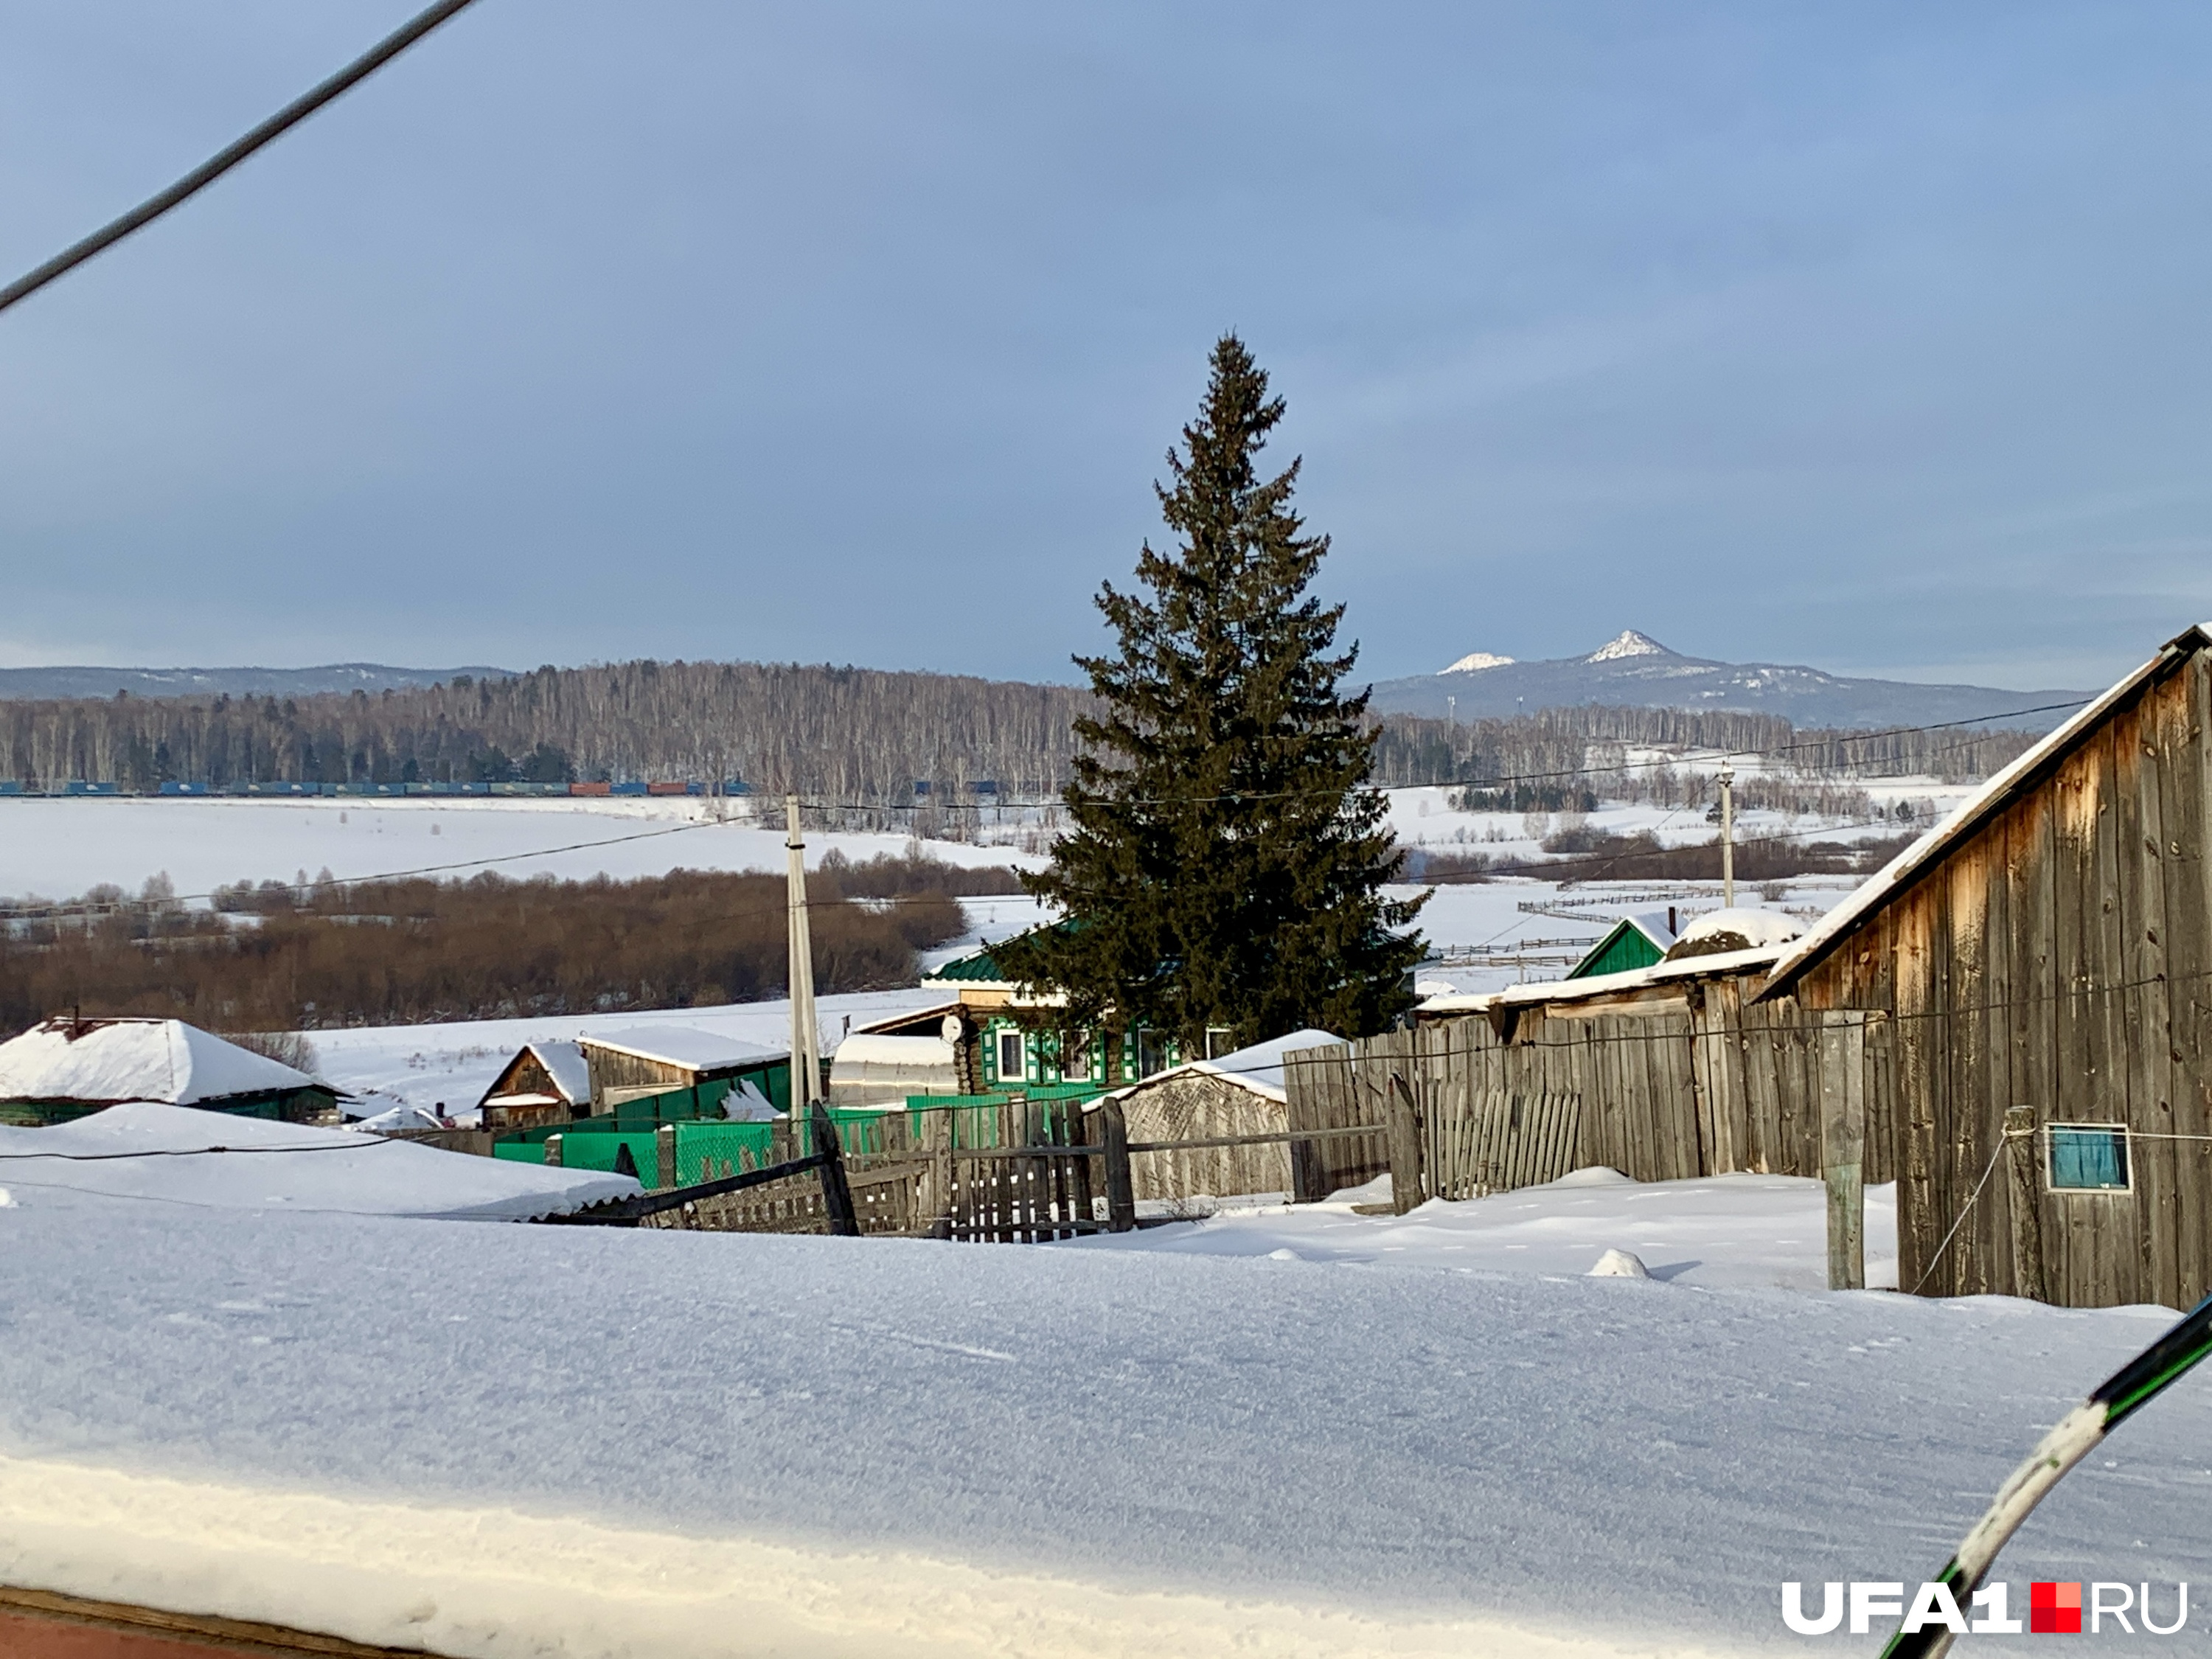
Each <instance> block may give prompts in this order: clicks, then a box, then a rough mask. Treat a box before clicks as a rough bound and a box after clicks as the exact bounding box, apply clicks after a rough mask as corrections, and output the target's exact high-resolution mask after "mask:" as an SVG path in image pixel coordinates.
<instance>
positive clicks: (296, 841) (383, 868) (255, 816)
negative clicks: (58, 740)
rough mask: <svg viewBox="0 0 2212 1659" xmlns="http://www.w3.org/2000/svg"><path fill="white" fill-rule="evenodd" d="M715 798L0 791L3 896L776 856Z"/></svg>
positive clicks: (971, 852)
mask: <svg viewBox="0 0 2212 1659" xmlns="http://www.w3.org/2000/svg"><path fill="white" fill-rule="evenodd" d="M712 805H713V803H711V802H708V801H704V800H693V799H683V798H664V799H651V798H645V799H609V798H601V799H586V798H581V797H571V798H568V799H543V800H532V799H487V800H467V799H460V800H456V799H440V800H429V799H393V800H382V799H374V798H344V799H312V800H283V799H228V798H224V797H216V798H215V799H197V800H196V799H175V798H171V799H161V798H159V797H154V798H144V799H140V798H132V797H122V798H118V799H106V800H102V799H82V798H81V799H52V800H49V799H43V798H35V799H34V798H25V799H8V800H0V896H13V897H18V898H20V897H22V896H27V895H30V894H38V895H41V896H45V897H46V898H49V899H64V898H72V897H75V896H76V895H77V894H80V893H82V892H83V891H85V890H87V889H88V888H90V887H93V886H95V885H97V884H100V883H103V882H108V883H113V884H116V885H118V886H119V887H122V888H124V889H125V890H129V891H131V892H136V891H137V890H138V889H139V888H140V887H141V886H142V885H143V884H144V882H145V881H146V879H147V878H149V876H154V875H157V874H167V877H168V878H169V880H170V882H171V884H173V886H174V887H175V888H176V890H177V892H178V893H179V895H180V896H191V895H199V894H205V893H207V892H210V891H211V890H214V889H215V888H216V887H218V886H221V885H223V884H227V883H230V882H234V881H240V880H252V881H264V880H277V881H289V880H293V879H295V878H297V877H298V876H299V875H300V874H301V872H306V874H307V875H308V876H309V877H313V876H315V875H318V874H319V873H320V872H322V871H324V870H325V869H327V870H328V871H330V872H331V874H332V875H334V876H337V877H340V878H347V879H350V878H357V877H362V876H377V875H386V874H396V873H399V872H410V871H416V870H423V869H428V868H432V867H434V866H458V867H453V868H450V869H448V870H447V873H448V874H451V875H453V876H456V877H465V876H467V875H470V874H471V873H473V872H474V870H476V869H480V868H496V869H497V870H499V872H501V874H503V875H509V876H514V877H517V878H521V877H528V876H536V875H551V876H558V877H561V878H566V879H571V880H580V879H582V878H586V877H589V876H595V875H599V874H605V875H609V876H614V877H618V878H632V877H638V876H658V875H664V874H665V873H666V872H669V871H671V870H676V869H690V870H762V871H781V869H782V868H783V867H784V851H783V829H782V826H781V824H757V823H752V822H750V821H747V820H743V819H739V818H735V817H733V818H732V819H731V820H730V821H729V822H727V823H719V822H717V821H716V820H715V818H714V814H713V811H712V810H711V809H712ZM908 845H909V843H908V839H907V838H906V837H905V836H874V835H851V834H843V833H831V832H824V831H818V830H811V831H809V833H808V835H807V853H806V856H807V861H808V863H809V864H818V863H820V862H821V860H822V859H823V856H824V855H825V854H828V853H829V850H830V849H831V848H837V849H839V850H841V851H842V852H843V853H844V854H845V855H846V856H847V857H848V858H851V859H866V858H872V857H874V856H876V855H877V854H881V853H890V854H898V853H903V852H904V851H906V850H907V848H908ZM928 848H929V852H930V854H931V855H932V856H933V857H935V858H939V859H942V860H945V862H947V863H949V864H971V865H972V864H1017V865H1019V864H1027V865H1030V866H1035V865H1036V864H1038V863H1040V862H1042V860H1039V859H1037V858H1036V857H1034V856H1030V855H1026V854H1021V853H1018V852H1017V851H1015V850H1014V849H1012V848H1006V847H981V846H975V845H970V844H968V843H964V842H929V843H928ZM560 849H566V850H560ZM486 860H499V862H497V863H488V862H485V861H486Z"/></svg>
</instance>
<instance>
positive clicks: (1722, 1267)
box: [1066, 1169, 1897, 1291]
mask: <svg viewBox="0 0 2212 1659" xmlns="http://www.w3.org/2000/svg"><path fill="white" fill-rule="evenodd" d="M1388 1181H1389V1177H1388V1176H1384V1177H1383V1178H1382V1182H1381V1183H1380V1184H1378V1183H1374V1182H1370V1184H1369V1185H1368V1186H1366V1187H1360V1188H1349V1189H1347V1190H1346V1191H1344V1192H1340V1193H1336V1194H1331V1196H1330V1197H1329V1199H1328V1202H1326V1203H1323V1204H1297V1205H1291V1204H1285V1203H1282V1202H1279V1201H1277V1200H1274V1199H1273V1197H1268V1198H1262V1199H1258V1200H1246V1201H1243V1202H1239V1201H1237V1200H1233V1199H1231V1200H1226V1201H1225V1202H1223V1203H1222V1204H1221V1206H1220V1207H1219V1208H1218V1209H1217V1210H1216V1212H1214V1213H1213V1214H1212V1215H1211V1216H1209V1217H1207V1218H1205V1219H1204V1220H1200V1221H1194V1222H1178V1223H1176V1225H1171V1226H1164V1227H1158V1228H1152V1227H1148V1228H1146V1229H1144V1230H1143V1231H1139V1232H1135V1233H1121V1234H1106V1235H1102V1236H1100V1237H1097V1238H1094V1239H1085V1240H1083V1241H1081V1242H1080V1243H1078V1244H1076V1245H1073V1246H1069V1247H1066V1248H1073V1249H1102V1250H1141V1251H1147V1252H1166V1253H1168V1254H1171V1255H1207V1256H1267V1257H1273V1258H1274V1259H1276V1260H1283V1259H1285V1258H1284V1256H1283V1255H1282V1254H1281V1253H1283V1252H1285V1251H1287V1252H1289V1254H1290V1255H1291V1256H1294V1257H1296V1258H1297V1260H1298V1261H1332V1262H1341V1263H1358V1264H1362V1265H1366V1266H1375V1265H1388V1266H1392V1267H1449V1268H1455V1269H1459V1270H1462V1271H1468V1270H1480V1271H1483V1272H1488V1273H1588V1272H1589V1270H1590V1268H1591V1266H1592V1265H1593V1264H1594V1263H1595V1262H1597V1261H1600V1260H1601V1258H1602V1257H1603V1256H1604V1255H1605V1254H1606V1252H1607V1251H1608V1250H1630V1251H1633V1252H1635V1253H1636V1254H1637V1255H1640V1256H1642V1257H1643V1258H1644V1261H1646V1262H1648V1263H1649V1264H1650V1274H1651V1276H1652V1277H1653V1278H1654V1279H1665V1280H1668V1281H1670V1282H1677V1283H1680V1284H1683V1285H1700V1286H1705V1287H1717V1286H1725V1287H1729V1288H1732V1289H1739V1290H1742V1289H1762V1288H1763V1289H1782V1290H1797V1291H1817V1290H1819V1289H1820V1288H1821V1287H1822V1286H1824V1285H1826V1284H1827V1282H1828V1244H1827V1237H1828V1235H1827V1212H1826V1202H1827V1199H1826V1188H1824V1187H1823V1186H1822V1185H1821V1183H1820V1182H1818V1181H1809V1180H1806V1179H1803V1178H1802V1177H1800V1176H1766V1175H1724V1176H1707V1177H1706V1178H1705V1179H1703V1180H1699V1181H1661V1182H1637V1181H1632V1180H1630V1179H1629V1178H1628V1177H1627V1176H1625V1175H1622V1174H1620V1173H1619V1172H1618V1171H1616V1170H1605V1169H1588V1170H1576V1171H1575V1172H1574V1173H1573V1174H1572V1175H1570V1176H1566V1177H1565V1178H1564V1179H1562V1180H1559V1181H1555V1182H1551V1183H1550V1184H1549V1185H1547V1186H1542V1187H1522V1188H1517V1189H1516V1190H1515V1191H1512V1192H1510V1193H1497V1194H1492V1195H1491V1196H1490V1197H1488V1198H1478V1199H1470V1200H1466V1201H1464V1202H1461V1203H1447V1202H1445V1201H1444V1200H1442V1199H1431V1200H1429V1201H1428V1202H1427V1203H1425V1204H1423V1205H1421V1206H1419V1207H1418V1208H1417V1209H1414V1210H1413V1211H1412V1212H1409V1213H1408V1214H1406V1215H1402V1216H1390V1215H1360V1214H1358V1213H1357V1212H1355V1211H1354V1209H1353V1208H1352V1206H1353V1205H1355V1204H1362V1203H1387V1202H1389V1196H1390V1194H1389V1185H1388ZM1866 1206H1867V1216H1866V1263H1867V1283H1868V1284H1869V1285H1870V1286H1872V1287H1873V1288H1875V1289H1876V1290H1882V1289H1894V1288H1895V1286H1896V1285H1897V1191H1896V1188H1894V1187H1893V1186H1891V1187H1875V1188H1869V1189H1868V1192H1867V1200H1866Z"/></svg>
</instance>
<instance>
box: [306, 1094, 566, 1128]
mask: <svg viewBox="0 0 2212 1659" xmlns="http://www.w3.org/2000/svg"><path fill="white" fill-rule="evenodd" d="M547 1104H548V1105H550V1104H551V1102H550V1100H549V1101H548V1102H547ZM348 1127H351V1128H353V1129H355V1130H357V1131H359V1132H360V1133H364V1134H372V1135H391V1134H398V1133H399V1132H400V1131H401V1130H402V1129H441V1128H443V1127H445V1124H444V1123H443V1121H441V1120H440V1118H439V1117H438V1116H437V1115H436V1114H435V1113H433V1112H426V1111H424V1110H423V1109H422V1108H421V1107H420V1106H394V1107H393V1108H392V1109H391V1110H390V1111H388V1112H379V1113H377V1114H376V1115H374V1117H365V1118H362V1119H361V1120H359V1121H357V1122H355V1123H353V1124H350V1125H349V1126H348Z"/></svg>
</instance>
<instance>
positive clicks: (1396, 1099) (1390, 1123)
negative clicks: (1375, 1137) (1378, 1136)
mask: <svg viewBox="0 0 2212 1659" xmlns="http://www.w3.org/2000/svg"><path fill="white" fill-rule="evenodd" d="M1383 1111H1384V1113H1385V1116H1384V1118H1383V1122H1384V1124H1385V1125H1386V1126H1387V1127H1388V1128H1389V1144H1390V1208H1391V1210H1392V1211H1393V1212H1395V1213H1396V1214H1398V1215H1403V1214H1405V1213H1406V1212H1407V1211H1408V1210H1410V1209H1412V1208H1413V1206H1415V1205H1417V1204H1419V1202H1420V1201H1421V1200H1422V1199H1423V1198H1424V1197H1425V1196H1426V1194H1425V1193H1424V1192H1423V1191H1422V1190H1421V1115H1420V1113H1419V1112H1418V1111H1416V1110H1415V1109H1414V1107H1413V1091H1412V1090H1411V1089H1409V1088H1407V1086H1406V1079H1405V1078H1404V1077H1403V1076H1402V1075H1401V1073H1396V1072H1393V1073H1390V1093H1389V1097H1387V1098H1386V1099H1385V1100H1384V1101H1383Z"/></svg>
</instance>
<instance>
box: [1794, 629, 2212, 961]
mask: <svg viewBox="0 0 2212 1659" xmlns="http://www.w3.org/2000/svg"><path fill="white" fill-rule="evenodd" d="M2206 647H2212V623H2202V624H2199V625H2197V626H2196V627H2193V628H2189V629H2184V630H2183V631H2182V632H2180V633H2179V634H2177V635H2174V636H2173V638H2172V639H2171V640H2169V641H2166V644H2165V645H2164V646H2163V647H2160V650H2159V653H2158V654H2157V655H2156V656H2154V657H2153V658H2152V659H2150V660H2149V661H2148V662H2147V663H2145V664H2143V665H2142V667H2140V668H2138V669H2136V670H2135V671H2133V672H2132V673H2130V674H2129V675H2128V676H2127V677H2126V678H2124V679H2122V680H2120V681H2119V682H2118V684H2115V685H2114V686H2113V687H2112V689H2111V690H2108V691H2106V693H2105V694H2104V695H2103V696H2100V697H2097V698H2095V699H2093V701H2091V702H2089V703H2087V705H2086V706H2084V707H2083V708H2081V711H2080V712H2079V713H2077V714H2075V715H2074V716H2073V717H2072V718H2071V719H2069V720H2067V721H2066V723H2065V724H2064V725H2063V726H2059V727H2058V728H2057V730H2056V731H2054V732H2051V735H2050V736H2049V737H2047V738H2044V739H2043V740H2042V741H2041V742H2040V743H2039V744H2036V745H2035V746H2034V747H2033V748H2032V749H2030V750H2028V751H2027V753H2026V754H2024V755H2022V756H2021V757H2020V758H2019V759H2018V760H2015V762H2013V763H2012V764H2011V765H2009V766H2008V767H2006V768H2005V769H2003V770H2002V771H2000V772H1998V773H1996V775H1994V776H1992V777H1991V778H1990V781H1988V782H1987V783H1985V784H1984V785H1983V786H1982V787H1981V788H1980V789H1978V790H1977V791H1976V792H1975V793H1973V794H1972V795H1970V796H1968V797H1967V798H1966V800H1964V801H1962V802H1961V803H1960V805H1959V806H1958V807H1957V808H1956V809H1955V810H1954V811H1953V812H1952V813H1951V815H1950V816H1949V817H1947V818H1945V819H1943V820H1942V822H1941V823H1937V824H1936V827H1935V828H1934V829H1930V830H1929V832H1928V833H1927V834H1926V835H1924V836H1921V838H1920V839H1919V840H1918V841H1916V842H1913V843H1912V845H1911V846H1910V847H1908V848H1905V850H1904V851H1903V852H1902V853H1899V854H1898V855H1897V856H1896V857H1895V858H1893V859H1892V860H1890V861H1889V862H1888V864H1887V865H1885V866H1883V867H1882V868H1881V870H1880V871H1878V872H1876V873H1875V874H1874V875H1872V876H1870V877H1869V878H1867V880H1866V883H1865V884H1864V885H1863V886H1861V887H1860V888H1859V889H1858V890H1857V891H1856V892H1855V893H1853V894H1852V895H1851V896H1850V897H1849V898H1847V899H1845V900H1844V902H1842V903H1841V904H1839V905H1838V906H1837V907H1836V908H1834V909H1832V910H1831V911H1829V912H1828V914H1827V915H1825V916H1823V917H1822V918H1821V919H1820V925H1819V926H1817V927H1814V929H1813V930H1812V932H1810V933H1807V934H1806V935H1805V937H1804V938H1802V939H1799V940H1798V941H1797V942H1796V945H1792V946H1791V947H1790V950H1789V951H1786V952H1784V955H1783V957H1782V959H1781V960H1780V961H1779V962H1778V963H1775V964H1774V971H1773V972H1772V973H1771V974H1770V975H1768V976H1767V980H1766V983H1765V985H1764V986H1763V987H1760V990H1759V996H1760V997H1761V998H1766V997H1774V996H1780V995H1782V994H1785V993H1786V992H1788V991H1789V990H1790V988H1791V987H1794V986H1795V985H1796V983H1797V981H1799V980H1800V979H1802V977H1803V976H1804V975H1806V974H1807V973H1808V971H1810V970H1811V969H1814V967H1816V966H1818V965H1819V964H1820V963H1821V962H1822V961H1823V960H1825V959H1826V957H1828V956H1829V955H1830V954H1831V953H1832V952H1833V951H1835V949H1836V947H1837V946H1838V945H1841V944H1842V943H1843V942H1844V940H1845V939H1849V938H1850V937H1851V935H1852V934H1854V933H1857V931H1858V930H1859V929H1860V928H1861V927H1863V926H1864V925H1865V924H1866V923H1867V922H1869V921H1871V920H1873V918H1874V917H1875V916H1876V915H1880V914H1881V911H1882V910H1883V909H1884V908H1886V907H1887V905H1888V904H1889V903H1890V902H1892V901H1893V900H1894V899H1896V898H1897V897H1898V896H1899V895H1901V894H1903V893H1904V892H1905V890H1906V889H1908V888H1910V887H1911V886H1912V885H1913V884H1916V883H1917V882H1918V881H1919V880H1920V878H1922V877H1923V876H1925V875H1927V874H1928V873H1929V872H1930V871H1932V870H1934V869H1936V867H1937V866H1940V865H1941V864H1942V862H1943V860H1945V858H1947V857H1948V855H1949V854H1950V853H1951V851H1952V849H1953V848H1956V847H1957V846H1959V845H1960V843H1961V842H1965V841H1966V840H1967V839H1968V838H1969V837H1971V836H1973V835H1974V833H1975V832H1976V831H1977V830H1978V829H1981V828H1982V826H1983V825H1984V824H1985V823H1988V822H1989V821H1990V819H1991V818H1993V817H1996V815H1997V814H1998V813H2000V812H2002V811H2004V809H2005V808H2006V807H2008V806H2009V805H2012V803H2013V802H2015V800H2018V799H2020V798H2021V796H2022V795H2025V794H2027V793H2028V792H2029V791H2030V790H2032V789H2034V788H2035V787H2038V786H2039V785H2040V784H2042V783H2043V782H2045V781H2046V780H2048V779H2049V778H2050V777H2051V775H2052V774H2053V773H2054V772H2056V771H2057V769H2058V768H2059V766H2060V765H2061V764H2062V763H2063V762H2064V761H2065V759H2066V758H2067V757H2068V756H2069V755H2071V754H2072V753H2073V752H2074V751H2075V750H2076V749H2077V748H2079V747H2080V746H2081V743H2082V742H2083V740H2084V739H2086V738H2087V737H2088V736H2089V734H2090V733H2091V732H2094V731H2095V730H2096V729H2097V728H2098V726H2100V725H2102V724H2103V723H2104V721H2105V720H2106V717H2107V716H2108V715H2110V714H2112V712H2113V711H2114V710H2115V709H2117V708H2120V707H2122V706H2123V705H2124V704H2125V703H2127V702H2129V701H2130V699H2132V698H2133V697H2134V696H2136V694H2137V693H2139V692H2141V691H2142V690H2143V688H2144V687H2146V686H2148V685H2149V684H2152V683H2153V682H2154V681H2156V680H2160V679H2163V678H2166V676H2167V675H2168V674H2171V673H2172V672H2173V671H2175V670H2177V669H2179V667H2180V666H2181V665H2183V664H2184V663H2185V662H2187V661H2188V660H2189V659H2190V658H2191V657H2193V656H2195V655H2196V654H2197V653H2198V652H2199V651H2202V650H2204V649H2205V648H2206Z"/></svg>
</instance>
